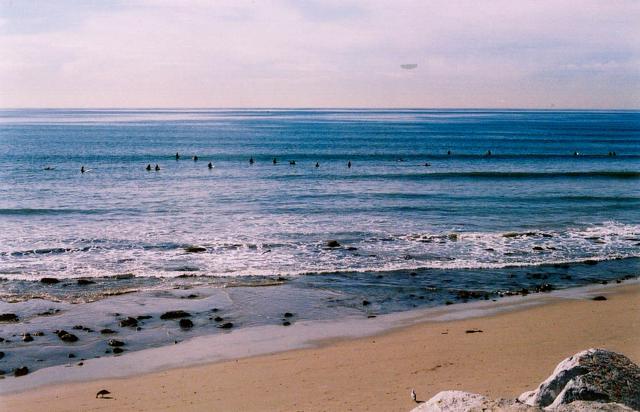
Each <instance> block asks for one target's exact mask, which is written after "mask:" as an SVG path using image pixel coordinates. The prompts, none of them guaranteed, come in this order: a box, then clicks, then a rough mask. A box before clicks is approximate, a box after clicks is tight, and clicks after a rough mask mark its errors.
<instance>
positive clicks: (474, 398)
mask: <svg viewBox="0 0 640 412" xmlns="http://www.w3.org/2000/svg"><path fill="white" fill-rule="evenodd" d="M633 410H640V367H638V365H636V364H635V363H633V362H632V361H631V360H630V359H629V358H627V357H626V356H624V355H621V354H618V353H615V352H611V351H608V350H605V349H587V350H585V351H582V352H579V353H577V354H575V355H573V356H571V357H569V358H567V359H565V360H563V361H562V362H560V364H558V366H557V367H556V369H555V370H554V371H553V374H552V375H551V376H549V378H548V379H547V380H545V381H544V382H542V383H541V384H540V386H539V387H538V389H536V390H534V391H530V392H525V393H523V394H522V395H520V396H519V397H518V399H497V400H493V399H489V398H487V397H485V396H483V395H479V394H476V393H469V392H462V391H443V392H440V393H438V394H437V395H435V396H434V397H433V398H431V399H429V400H428V401H427V402H423V403H421V404H420V405H419V406H417V407H416V408H415V409H413V410H412V412H426V411H429V412H454V411H455V412H457V411H478V412H480V411H502V412H525V411H526V412H535V411H537V412H541V411H554V412H588V411H600V412H628V411H633Z"/></svg>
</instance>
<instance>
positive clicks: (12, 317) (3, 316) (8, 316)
mask: <svg viewBox="0 0 640 412" xmlns="http://www.w3.org/2000/svg"><path fill="white" fill-rule="evenodd" d="M19 320H20V319H19V318H18V315H16V314H15V313H0V322H18V321H19Z"/></svg>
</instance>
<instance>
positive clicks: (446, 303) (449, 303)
mask: <svg viewBox="0 0 640 412" xmlns="http://www.w3.org/2000/svg"><path fill="white" fill-rule="evenodd" d="M444 304H445V305H453V302H451V301H450V300H448V301H446V302H444Z"/></svg>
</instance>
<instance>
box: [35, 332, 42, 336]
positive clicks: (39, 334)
mask: <svg viewBox="0 0 640 412" xmlns="http://www.w3.org/2000/svg"><path fill="white" fill-rule="evenodd" d="M33 336H44V332H42V331H38V332H36V333H34V334H33Z"/></svg>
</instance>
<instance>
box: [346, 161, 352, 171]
mask: <svg viewBox="0 0 640 412" xmlns="http://www.w3.org/2000/svg"><path fill="white" fill-rule="evenodd" d="M347 167H348V168H349V169H351V160H349V163H347Z"/></svg>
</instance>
